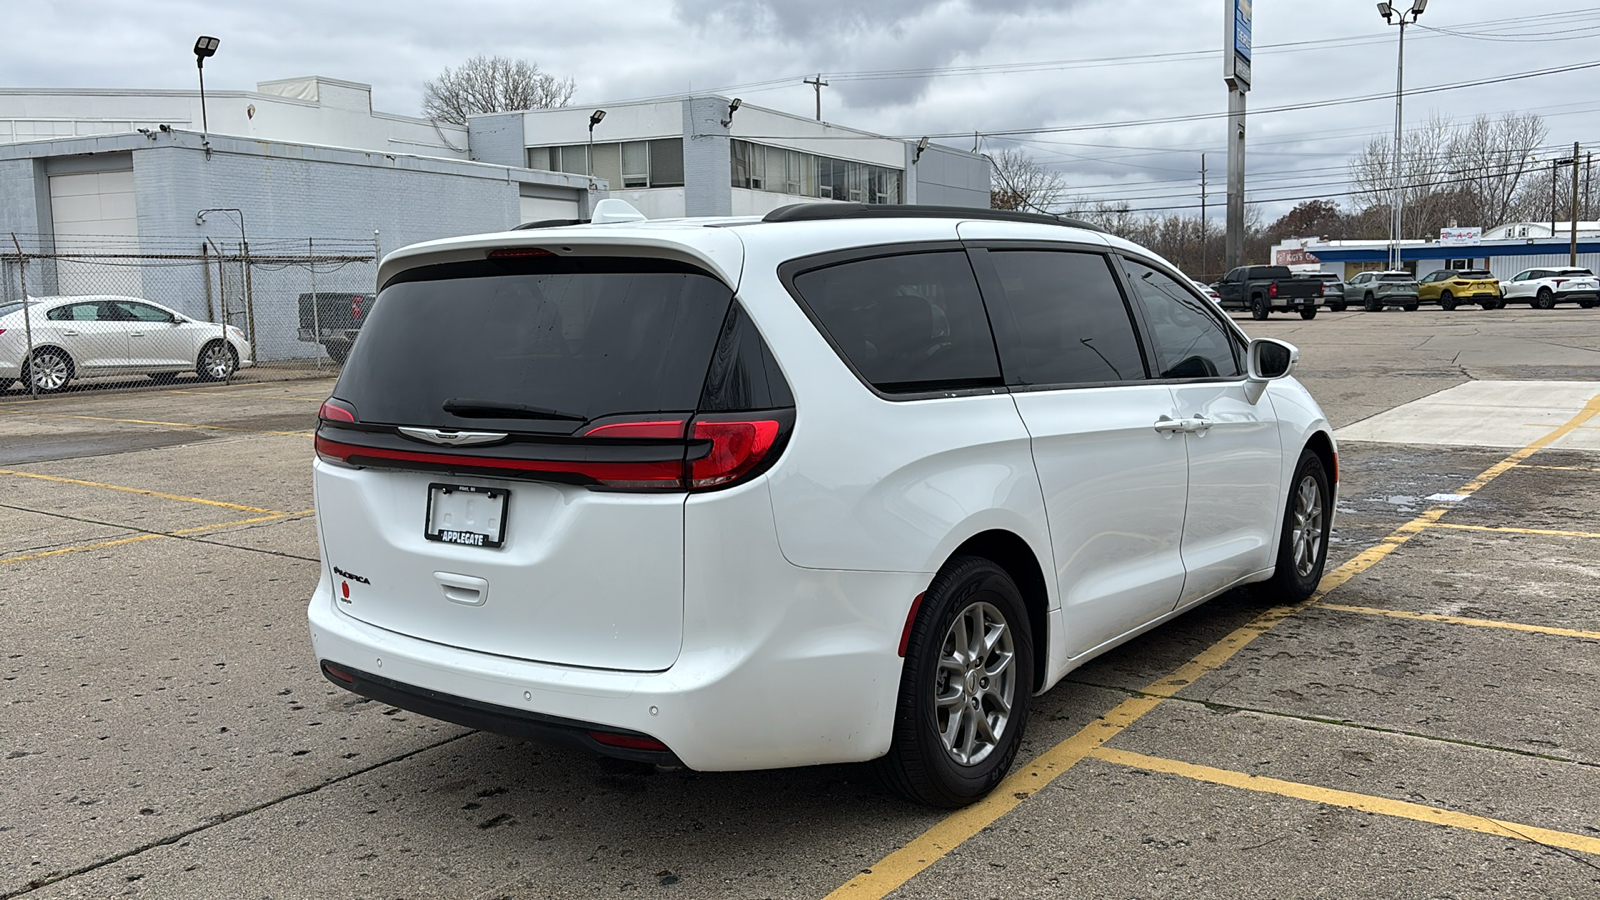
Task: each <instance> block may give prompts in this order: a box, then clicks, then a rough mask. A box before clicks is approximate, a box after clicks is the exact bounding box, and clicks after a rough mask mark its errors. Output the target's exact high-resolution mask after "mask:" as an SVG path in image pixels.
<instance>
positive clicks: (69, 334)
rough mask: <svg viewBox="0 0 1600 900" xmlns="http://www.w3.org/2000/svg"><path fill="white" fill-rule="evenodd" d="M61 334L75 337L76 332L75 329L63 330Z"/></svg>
mask: <svg viewBox="0 0 1600 900" xmlns="http://www.w3.org/2000/svg"><path fill="white" fill-rule="evenodd" d="M61 336H62V337H77V336H78V333H77V332H76V331H63V332H61Z"/></svg>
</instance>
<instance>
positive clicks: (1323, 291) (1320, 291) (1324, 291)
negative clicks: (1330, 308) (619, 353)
mask: <svg viewBox="0 0 1600 900" xmlns="http://www.w3.org/2000/svg"><path fill="white" fill-rule="evenodd" d="M1327 295H1328V288H1327V286H1326V285H1324V284H1323V283H1322V282H1320V281H1319V282H1317V296H1318V297H1326V296H1327Z"/></svg>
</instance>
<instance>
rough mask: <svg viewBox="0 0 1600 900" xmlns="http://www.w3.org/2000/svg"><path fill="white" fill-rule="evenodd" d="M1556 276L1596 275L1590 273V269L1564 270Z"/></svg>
mask: <svg viewBox="0 0 1600 900" xmlns="http://www.w3.org/2000/svg"><path fill="white" fill-rule="evenodd" d="M1556 274H1558V275H1579V276H1582V275H1593V274H1594V273H1593V272H1591V271H1589V270H1588V269H1562V270H1561V271H1560V272H1558V273H1556Z"/></svg>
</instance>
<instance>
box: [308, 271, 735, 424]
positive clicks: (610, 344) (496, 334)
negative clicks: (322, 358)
mask: <svg viewBox="0 0 1600 900" xmlns="http://www.w3.org/2000/svg"><path fill="white" fill-rule="evenodd" d="M732 299H733V293H732V291H730V290H729V289H728V287H727V286H726V285H724V284H722V283H721V282H720V281H718V280H716V279H715V278H712V277H711V276H709V275H707V274H706V273H704V272H702V271H700V270H699V269H694V268H691V267H690V266H687V265H683V264H679V263H673V262H668V261H663V260H648V259H622V258H601V257H586V258H571V257H567V258H557V257H549V258H543V257H539V258H533V259H516V260H510V261H506V262H500V261H494V260H489V261H483V262H470V263H450V264H445V265H435V266H426V267H422V268H419V269H413V270H411V271H408V272H403V273H401V274H400V275H399V276H397V277H396V278H395V279H394V280H392V281H390V282H389V284H387V285H386V286H385V287H384V289H383V292H382V293H381V294H380V295H379V300H378V302H377V303H376V304H375V305H374V306H373V310H372V313H371V314H370V317H369V318H368V320H367V322H366V325H365V327H363V329H362V332H361V338H360V340H358V341H357V342H356V345H355V348H354V350H353V351H352V353H351V355H350V359H349V361H348V362H347V363H346V365H345V369H344V373H343V375H342V376H341V377H340V379H339V384H338V386H337V387H336V388H335V389H334V395H335V396H337V397H338V398H340V399H342V400H345V401H347V402H349V403H351V404H352V405H354V406H355V408H356V411H357V415H358V416H359V418H360V421H362V422H365V423H371V424H393V425H421V426H431V427H440V428H460V429H473V428H492V429H494V430H497V431H508V430H509V431H519V432H538V433H545V434H571V433H572V432H573V431H574V430H575V429H576V428H578V427H579V426H580V425H581V424H582V423H583V422H585V421H589V420H593V419H596V418H599V417H601V416H608V415H617V414H627V413H643V414H652V413H659V412H667V411H693V410H694V409H695V406H696V403H697V402H698V400H699V398H700V390H701V387H702V385H703V384H704V383H705V378H706V371H707V368H708V367H709V365H710V362H711V354H712V348H713V346H714V345H715V344H716V341H717V335H718V333H719V330H720V329H721V327H722V322H723V319H724V318H725V317H726V315H727V312H728V306H729V304H730V303H731V302H732Z"/></svg>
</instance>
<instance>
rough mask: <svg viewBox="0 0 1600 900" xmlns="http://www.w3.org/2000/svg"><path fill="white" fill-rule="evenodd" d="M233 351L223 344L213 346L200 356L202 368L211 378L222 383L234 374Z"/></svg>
mask: <svg viewBox="0 0 1600 900" xmlns="http://www.w3.org/2000/svg"><path fill="white" fill-rule="evenodd" d="M233 367H234V361H233V351H231V350H229V349H228V348H227V347H225V346H223V345H222V344H212V345H210V346H209V347H207V348H206V349H205V352H203V353H201V354H200V368H201V370H202V371H203V372H205V374H206V376H207V377H209V378H213V379H216V380H218V381H221V380H222V379H224V378H227V377H228V376H229V375H231V374H233Z"/></svg>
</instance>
